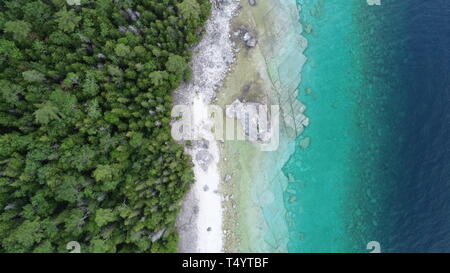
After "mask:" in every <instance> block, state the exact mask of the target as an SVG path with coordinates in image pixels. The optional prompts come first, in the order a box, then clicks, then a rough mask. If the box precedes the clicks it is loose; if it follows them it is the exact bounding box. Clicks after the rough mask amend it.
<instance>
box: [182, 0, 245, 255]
mask: <svg viewBox="0 0 450 273" xmlns="http://www.w3.org/2000/svg"><path fill="white" fill-rule="evenodd" d="M213 2H214V3H220V4H219V5H213V6H214V8H213V11H212V16H211V18H210V20H209V22H208V24H207V26H206V29H205V34H204V36H203V39H202V41H201V42H200V43H199V44H198V45H197V46H196V47H194V49H193V52H194V56H193V61H192V70H193V79H192V81H191V82H190V83H187V84H184V85H182V86H181V87H180V88H178V89H177V90H176V91H174V102H175V104H182V105H189V107H190V108H191V109H192V113H193V123H194V127H195V131H194V134H195V138H196V139H197V140H194V141H193V145H192V147H191V148H186V150H187V152H188V153H189V154H191V155H192V158H193V162H194V174H195V180H196V181H195V183H194V185H193V186H192V188H191V190H190V191H189V193H188V194H187V196H186V198H185V200H184V202H183V207H182V212H181V213H180V215H179V217H178V219H177V228H178V231H179V234H180V241H179V245H178V249H179V251H180V252H189V253H190V252H223V237H222V236H223V231H222V213H223V211H222V204H221V200H222V197H221V194H220V192H219V185H220V180H221V179H220V174H219V170H218V162H219V159H220V155H219V148H218V145H217V141H216V140H215V139H214V137H213V134H212V133H211V130H210V126H211V120H210V119H209V117H208V115H207V112H206V111H207V106H208V105H209V104H210V103H211V102H212V101H213V100H214V99H215V96H216V90H217V88H218V87H220V86H221V85H222V80H223V79H224V78H225V76H226V74H227V72H228V71H229V69H230V68H229V66H230V65H231V64H232V63H233V62H234V54H233V43H232V42H231V40H230V35H229V32H230V20H231V19H232V18H233V16H234V13H235V11H236V9H237V7H238V5H239V1H238V0H220V1H213Z"/></svg>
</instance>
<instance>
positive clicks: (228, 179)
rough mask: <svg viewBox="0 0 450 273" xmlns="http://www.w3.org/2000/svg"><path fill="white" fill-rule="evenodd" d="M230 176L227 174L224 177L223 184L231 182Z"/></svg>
mask: <svg viewBox="0 0 450 273" xmlns="http://www.w3.org/2000/svg"><path fill="white" fill-rule="evenodd" d="M231 178H232V177H231V175H229V174H227V175H225V179H224V180H225V182H228V181H230V180H231Z"/></svg>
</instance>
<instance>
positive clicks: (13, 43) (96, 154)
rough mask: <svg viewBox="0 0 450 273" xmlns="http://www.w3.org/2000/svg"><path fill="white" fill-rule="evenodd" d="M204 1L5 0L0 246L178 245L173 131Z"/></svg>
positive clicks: (179, 182) (183, 185) (181, 187)
mask: <svg viewBox="0 0 450 273" xmlns="http://www.w3.org/2000/svg"><path fill="white" fill-rule="evenodd" d="M210 9H211V7H210V3H209V1H208V0H139V1H138V0H81V1H80V0H78V3H77V0H67V1H66V0H36V1H33V0H1V1H0V34H1V35H0V252H68V251H67V249H66V244H67V243H68V242H70V241H77V242H79V243H80V245H81V251H82V252H172V251H176V244H177V232H176V230H175V228H174V223H175V219H176V216H177V214H178V212H179V210H180V203H181V200H182V198H183V196H184V194H185V193H186V191H187V189H188V187H189V184H190V183H192V181H193V173H192V169H191V164H192V163H191V160H190V158H189V157H188V156H187V155H185V154H184V152H183V148H182V147H181V146H180V145H178V144H177V143H175V142H174V141H173V140H172V138H171V135H170V121H171V117H170V112H171V108H172V98H171V91H173V90H174V89H175V88H176V87H177V86H178V85H179V84H180V83H181V82H182V81H184V80H187V79H189V77H190V72H191V71H190V69H189V67H188V65H187V63H188V62H189V60H190V58H191V53H190V50H189V49H190V47H191V46H192V45H193V44H194V43H196V42H198V41H199V38H200V34H201V30H202V26H203V25H204V24H205V22H206V20H207V18H208V16H209V14H210Z"/></svg>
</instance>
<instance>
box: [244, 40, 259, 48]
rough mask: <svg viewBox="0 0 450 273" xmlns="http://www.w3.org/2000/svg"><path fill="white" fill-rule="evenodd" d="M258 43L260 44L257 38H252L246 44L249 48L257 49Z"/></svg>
mask: <svg viewBox="0 0 450 273" xmlns="http://www.w3.org/2000/svg"><path fill="white" fill-rule="evenodd" d="M257 43H258V40H256V38H251V39H250V40H248V41H247V42H246V43H245V44H246V45H247V46H248V47H255V46H256V44H257Z"/></svg>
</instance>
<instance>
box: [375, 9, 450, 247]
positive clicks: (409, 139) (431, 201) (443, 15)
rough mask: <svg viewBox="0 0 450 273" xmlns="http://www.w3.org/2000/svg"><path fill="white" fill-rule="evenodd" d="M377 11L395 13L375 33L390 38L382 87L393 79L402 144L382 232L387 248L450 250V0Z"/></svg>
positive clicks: (393, 108)
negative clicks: (380, 30)
mask: <svg viewBox="0 0 450 273" xmlns="http://www.w3.org/2000/svg"><path fill="white" fill-rule="evenodd" d="M378 12H379V13H380V14H383V15H386V16H387V17H388V18H390V19H389V20H386V21H384V22H383V24H382V26H383V28H384V30H383V32H379V33H378V35H377V36H376V37H380V39H382V41H381V42H382V43H384V42H385V41H387V40H390V41H391V42H387V43H386V45H389V46H388V47H386V48H385V49H384V50H387V51H391V52H392V54H387V55H386V56H385V58H387V57H389V58H391V59H390V60H385V61H386V63H387V64H388V65H386V66H385V69H386V70H387V74H391V76H390V77H385V78H380V79H379V81H384V83H379V87H380V88H382V87H383V86H386V85H390V86H391V87H394V88H391V89H390V90H389V89H388V92H391V93H392V95H391V96H392V97H393V98H394V100H393V102H395V103H393V104H391V105H390V109H388V111H387V112H386V113H388V114H390V115H389V119H390V120H395V125H394V126H393V127H392V129H393V130H392V133H391V135H390V137H391V143H394V142H395V143H396V145H389V142H388V143H387V144H386V146H387V147H391V149H392V151H391V152H390V153H385V154H384V155H383V156H384V162H386V163H387V165H386V170H384V171H383V172H384V175H385V177H386V181H384V182H383V183H381V184H382V188H381V189H380V190H382V192H383V195H384V201H383V203H384V205H383V207H382V209H381V215H380V228H379V230H378V231H377V237H378V238H379V240H380V243H381V245H382V248H383V249H384V251H386V252H450V1H448V0H425V1H424V0H407V1H406V0H401V1H398V0H385V1H383V5H382V7H380V8H379V9H378ZM393 124H394V122H393ZM388 140H389V139H388ZM394 140H398V141H394Z"/></svg>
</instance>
